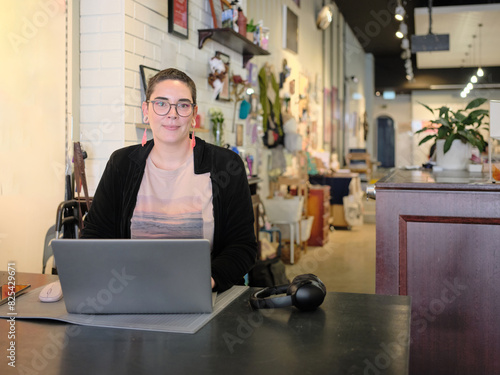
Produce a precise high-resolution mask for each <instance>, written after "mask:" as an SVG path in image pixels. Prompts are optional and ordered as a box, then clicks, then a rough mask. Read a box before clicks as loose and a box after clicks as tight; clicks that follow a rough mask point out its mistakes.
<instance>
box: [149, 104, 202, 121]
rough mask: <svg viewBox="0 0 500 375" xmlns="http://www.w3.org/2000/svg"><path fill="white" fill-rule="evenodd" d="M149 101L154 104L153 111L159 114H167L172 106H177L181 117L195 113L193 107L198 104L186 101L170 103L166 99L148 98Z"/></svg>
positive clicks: (176, 108) (176, 109)
mask: <svg viewBox="0 0 500 375" xmlns="http://www.w3.org/2000/svg"><path fill="white" fill-rule="evenodd" d="M146 102H148V103H152V104H153V111H154V112H155V113H156V114H157V115H158V116H165V115H167V114H168V113H169V112H170V108H171V107H175V111H176V112H177V114H178V115H179V116H181V117H187V116H190V115H191V114H192V113H193V108H194V106H195V105H196V104H194V103H191V102H188V101H185V102H179V103H177V104H174V103H172V104H171V103H169V102H167V101H165V100H146Z"/></svg>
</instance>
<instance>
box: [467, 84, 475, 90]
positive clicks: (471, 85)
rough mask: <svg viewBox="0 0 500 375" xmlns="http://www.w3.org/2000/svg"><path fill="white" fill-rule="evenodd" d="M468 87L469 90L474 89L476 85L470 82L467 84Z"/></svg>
mask: <svg viewBox="0 0 500 375" xmlns="http://www.w3.org/2000/svg"><path fill="white" fill-rule="evenodd" d="M467 88H468V89H469V90H472V89H473V88H474V85H473V84H472V83H470V82H469V83H468V84H467Z"/></svg>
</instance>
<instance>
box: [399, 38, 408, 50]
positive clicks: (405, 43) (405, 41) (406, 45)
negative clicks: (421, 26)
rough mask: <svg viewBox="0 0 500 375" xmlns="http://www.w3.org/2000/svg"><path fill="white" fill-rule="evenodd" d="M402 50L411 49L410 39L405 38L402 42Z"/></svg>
mask: <svg viewBox="0 0 500 375" xmlns="http://www.w3.org/2000/svg"><path fill="white" fill-rule="evenodd" d="M401 48H402V49H405V50H406V49H408V48H410V41H409V40H408V38H404V39H403V40H402V41H401Z"/></svg>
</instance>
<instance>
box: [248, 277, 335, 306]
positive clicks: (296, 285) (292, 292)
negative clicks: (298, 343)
mask: <svg viewBox="0 0 500 375" xmlns="http://www.w3.org/2000/svg"><path fill="white" fill-rule="evenodd" d="M284 293H286V296H281V297H273V298H267V297H270V296H273V295H276V294H284ZM325 296H326V287H325V284H323V282H322V281H321V280H320V279H319V278H318V277H317V276H316V275H313V274H311V273H308V274H305V275H299V276H296V277H295V278H294V279H293V281H292V283H291V284H285V285H278V286H273V287H270V288H265V289H262V290H259V291H257V292H255V293H254V294H252V296H251V297H250V305H252V307H253V308H254V309H273V308H278V307H288V306H295V307H296V308H298V309H299V310H302V311H312V310H315V309H316V308H317V307H318V306H319V305H321V304H322V303H323V301H324V299H325Z"/></svg>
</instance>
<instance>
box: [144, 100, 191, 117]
mask: <svg viewBox="0 0 500 375" xmlns="http://www.w3.org/2000/svg"><path fill="white" fill-rule="evenodd" d="M156 102H164V103H168V105H169V106H170V107H168V111H167V113H165V114H164V115H160V114H159V113H157V112H156V111H155V103H156ZM146 103H151V104H153V111H154V113H156V114H157V115H158V116H166V115H168V114H169V113H170V110H171V109H172V107H174V108H175V113H177V116H179V117H189V116H191V115H192V114H193V113H194V107H196V103H192V102H189V101H181V102H177V103H170V102H168V101H166V100H149V99H148V100H146ZM179 103H185V104H188V103H189V105H191V113H190V114H189V115H187V116H183V115H181V114H180V113H179V111H178V110H177V105H178V104H179Z"/></svg>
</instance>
